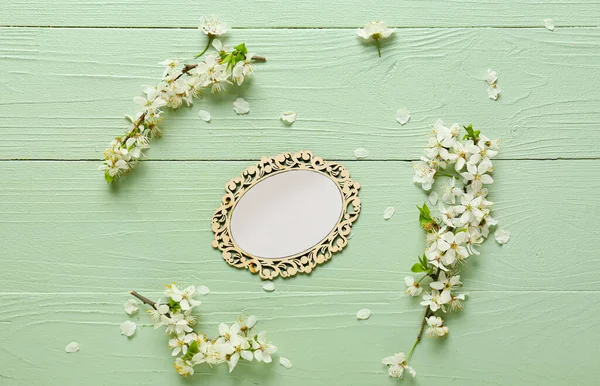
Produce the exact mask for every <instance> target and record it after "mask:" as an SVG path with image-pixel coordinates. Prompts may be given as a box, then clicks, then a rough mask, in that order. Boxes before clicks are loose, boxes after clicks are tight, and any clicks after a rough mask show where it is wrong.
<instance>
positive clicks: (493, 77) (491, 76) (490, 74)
mask: <svg viewBox="0 0 600 386" xmlns="http://www.w3.org/2000/svg"><path fill="white" fill-rule="evenodd" d="M497 80H498V73H497V72H496V71H494V70H492V69H491V68H488V70H487V75H486V76H485V81H486V82H487V83H488V84H489V85H490V86H491V85H493V84H494V83H496V81H497Z"/></svg>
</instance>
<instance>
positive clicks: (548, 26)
mask: <svg viewBox="0 0 600 386" xmlns="http://www.w3.org/2000/svg"><path fill="white" fill-rule="evenodd" d="M544 26H545V27H546V29H547V30H548V31H554V20H552V19H544Z"/></svg>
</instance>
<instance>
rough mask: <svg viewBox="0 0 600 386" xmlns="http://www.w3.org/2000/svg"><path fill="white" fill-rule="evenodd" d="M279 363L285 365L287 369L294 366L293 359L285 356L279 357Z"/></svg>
mask: <svg viewBox="0 0 600 386" xmlns="http://www.w3.org/2000/svg"><path fill="white" fill-rule="evenodd" d="M279 364H280V365H282V366H283V367H285V368H286V369H291V368H292V361H291V360H289V359H287V358H284V357H279Z"/></svg>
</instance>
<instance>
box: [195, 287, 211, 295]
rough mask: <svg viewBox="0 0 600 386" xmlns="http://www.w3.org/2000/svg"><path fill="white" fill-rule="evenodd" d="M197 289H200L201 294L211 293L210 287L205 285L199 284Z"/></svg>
mask: <svg viewBox="0 0 600 386" xmlns="http://www.w3.org/2000/svg"><path fill="white" fill-rule="evenodd" d="M196 291H198V293H199V294H200V295H208V294H209V293H210V289H209V288H208V287H207V286H205V285H199V286H198V287H196Z"/></svg>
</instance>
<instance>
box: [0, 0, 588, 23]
mask: <svg viewBox="0 0 600 386" xmlns="http://www.w3.org/2000/svg"><path fill="white" fill-rule="evenodd" d="M211 14H216V15H220V16H221V17H222V18H224V19H226V20H227V21H228V22H230V23H231V24H232V25H233V26H235V27H246V28H248V27H270V28H273V27H311V28H321V27H359V26H362V25H364V24H365V23H366V22H367V21H369V20H378V19H381V18H384V19H385V20H386V21H387V22H388V23H390V25H394V26H398V27H462V26H468V27H472V26H486V27H488V26H503V27H522V26H528V27H542V26H543V25H544V23H543V20H544V19H545V18H554V19H555V20H556V23H557V25H559V26H574V25H575V26H583V25H585V26H598V20H599V17H600V4H598V3H597V2H594V1H591V2H590V1H586V0H572V1H569V2H565V1H556V0H551V1H543V2H540V1H535V0H491V1H485V2H483V1H482V2H473V1H464V0H463V1H435V2H433V1H419V0H404V1H392V0H388V1H381V2H370V3H366V2H357V1H354V2H348V1H342V0H335V1H328V2H325V3H324V2H322V1H318V0H312V1H300V0H295V1H265V0H255V1H241V0H235V1H222V2H190V1H185V0H171V1H165V0H161V1H139V0H129V1H106V0H105V1H96V2H85V1H76V0H41V1H31V0H17V1H11V2H6V3H5V4H3V12H2V14H1V15H0V25H9V26H13V25H28V26H94V27H101V26H103V27H104V26H110V27H150V28H156V27H192V28H193V27H197V26H198V24H199V19H200V16H202V15H211Z"/></svg>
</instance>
